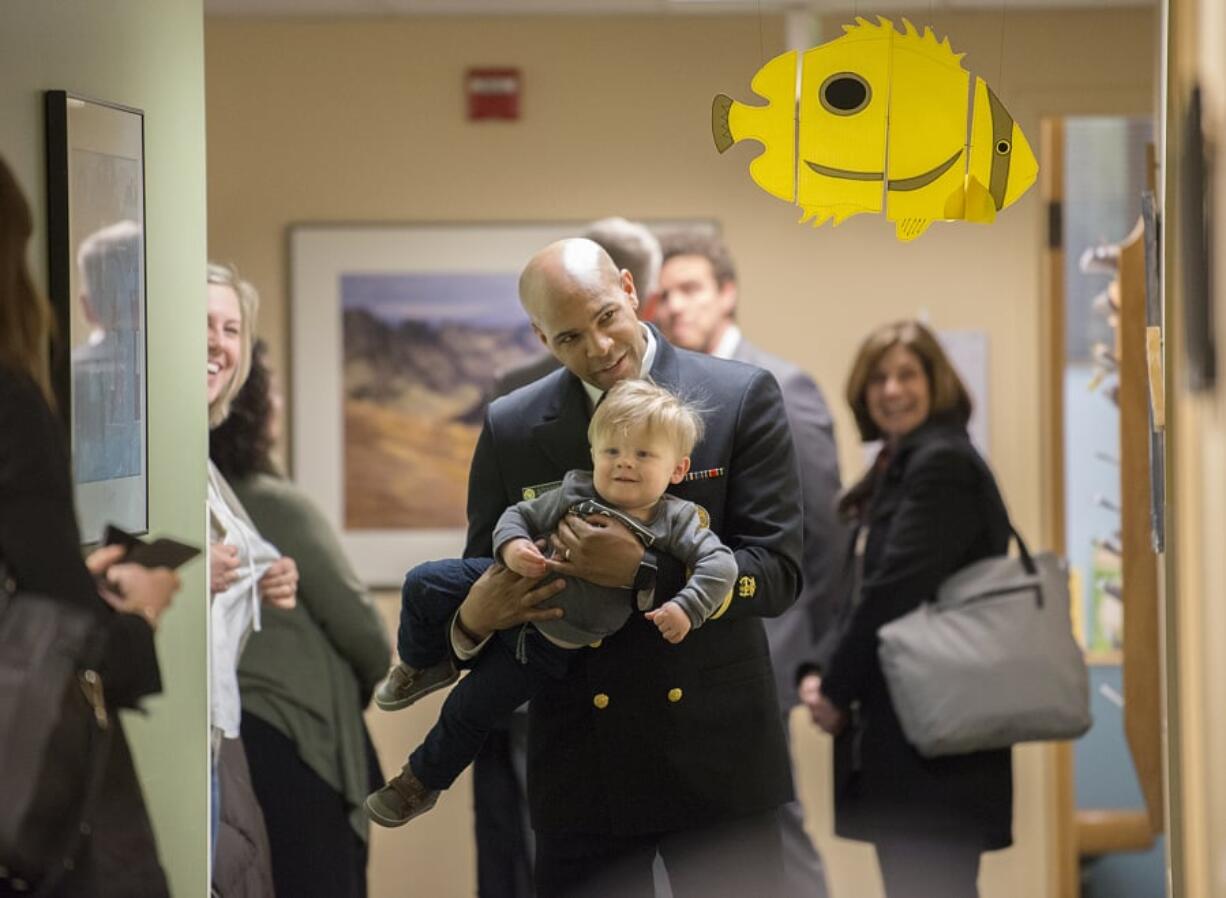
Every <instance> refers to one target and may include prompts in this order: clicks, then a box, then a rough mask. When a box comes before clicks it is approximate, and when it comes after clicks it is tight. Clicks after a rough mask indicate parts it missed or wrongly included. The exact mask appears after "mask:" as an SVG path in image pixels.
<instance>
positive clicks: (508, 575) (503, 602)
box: [460, 563, 566, 642]
mask: <svg viewBox="0 0 1226 898" xmlns="http://www.w3.org/2000/svg"><path fill="white" fill-rule="evenodd" d="M537 584H538V581H536V580H528V579H526V578H524V577H521V576H519V574H516V573H515V572H514V571H512V570H510V569H509V568H507V567H504V566H503V565H501V564H497V563H495V564H493V565H491V566H490V567H489V568H488V569H487V570H486V572H485V573H484V574H482V575H481V576H480V577H479V578H478V579H477V582H476V583H474V584H473V585H472V588H471V589H470V590H469V591H468V595H467V596H466V597H465V599H464V601H463V603H462V604H461V605H460V626H462V627H463V628H464V629H465V630H467V631H468V633H469V635H471V636H474V637H476V640H477V641H478V642H480V641H481V640H482V639H484V638H485V637H487V636H489V635H490V634H491V633H493V632H494V631H495V630H506V629H508V628H510V627H517V626H519V625H520V624H524V623H527V622H529V621H542V620H557V619H558V618H559V617H561V616H562V609H561V608H537V607H536V606H537V605H539V604H540V603H541V602H543V601H545V599H548V598H549V597H550V596H555V595H557V594H558V593H559V592H561V591H562V590H563V589H565V588H566V581H564V580H562V579H557V580H552V581H550V582H549V583H546V584H544V585H543V586H540V585H537Z"/></svg>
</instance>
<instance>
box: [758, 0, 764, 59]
mask: <svg viewBox="0 0 1226 898" xmlns="http://www.w3.org/2000/svg"><path fill="white" fill-rule="evenodd" d="M758 58H759V59H760V60H761V62H763V63H765V62H766V42H765V41H764V40H763V38H762V0H758Z"/></svg>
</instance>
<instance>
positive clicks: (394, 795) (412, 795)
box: [366, 764, 439, 826]
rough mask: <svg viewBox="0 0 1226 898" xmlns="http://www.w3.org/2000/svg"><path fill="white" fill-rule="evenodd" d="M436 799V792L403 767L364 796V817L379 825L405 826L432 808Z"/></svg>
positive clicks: (437, 792) (436, 790) (437, 794)
mask: <svg viewBox="0 0 1226 898" xmlns="http://www.w3.org/2000/svg"><path fill="white" fill-rule="evenodd" d="M438 796H439V790H438V789H427V788H426V787H425V786H424V785H422V782H421V780H419V779H418V778H417V777H416V776H414V775H413V771H412V770H410V769H409V765H408V764H405V765H404V769H403V770H401V771H400V773H398V774H396V775H395V776H394V777H392V778H391V779H390V780H388V781H387V785H386V786H384V787H383V788H382V789H379V790H378V791H377V792H372V793H370V794H369V795H367V796H366V816H367V817H369V818H370V819H371V820H373V821H374V822H375V823H378V824H379V825H380V826H404V824H406V823H408V822H409V821H410V820H412V819H413V818H414V817H418V816H420V815H422V814H424V813H426V811H428V810H430V808H432V807H434V803H435V802H437V801H438Z"/></svg>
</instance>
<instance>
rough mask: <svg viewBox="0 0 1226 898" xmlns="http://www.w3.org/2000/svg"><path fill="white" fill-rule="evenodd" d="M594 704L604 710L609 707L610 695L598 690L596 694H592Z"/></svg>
mask: <svg viewBox="0 0 1226 898" xmlns="http://www.w3.org/2000/svg"><path fill="white" fill-rule="evenodd" d="M592 704H593V705H595V706H596V707H597V708H599V709H600V710H602V711H603V710H604V709H605V708H607V707H609V697H608V696H607V695H605V694H604V693H603V692H597V693H596V694H595V695H594V696H592Z"/></svg>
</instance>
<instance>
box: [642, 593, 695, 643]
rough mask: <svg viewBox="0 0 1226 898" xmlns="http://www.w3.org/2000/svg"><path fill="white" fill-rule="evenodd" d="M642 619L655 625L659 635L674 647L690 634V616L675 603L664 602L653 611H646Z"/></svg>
mask: <svg viewBox="0 0 1226 898" xmlns="http://www.w3.org/2000/svg"><path fill="white" fill-rule="evenodd" d="M644 617H646V618H647V619H648V620H649V621H651V622H652V623H653V624H655V625H656V628H657V629H658V630H659V631H660V635H661V636H663V637H664V638H665V639H667V640H668V641H669V642H671V643H673V644H674V645H676V644H677V643H678V642H680V641H681V640H683V639H685V637H686V634H687V633H689V632H690V626H691V625H690V616H689V615H688V614H686V613H685V609H684V608H682V607H681V606H680V605H678V604H677V603H676V602H665V603H664V604H663V605H661V606H660V607H659V608H657V609H656V610H655V611H648V612H647V613H646V614H645V615H644Z"/></svg>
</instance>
